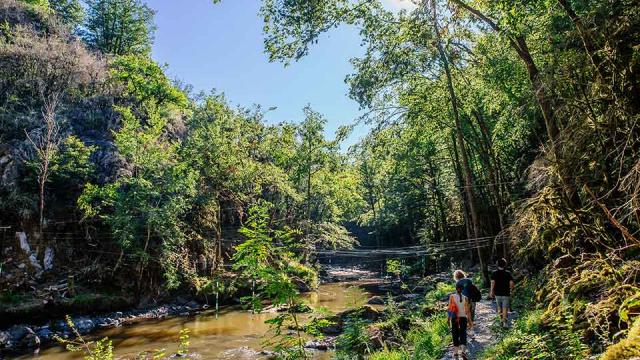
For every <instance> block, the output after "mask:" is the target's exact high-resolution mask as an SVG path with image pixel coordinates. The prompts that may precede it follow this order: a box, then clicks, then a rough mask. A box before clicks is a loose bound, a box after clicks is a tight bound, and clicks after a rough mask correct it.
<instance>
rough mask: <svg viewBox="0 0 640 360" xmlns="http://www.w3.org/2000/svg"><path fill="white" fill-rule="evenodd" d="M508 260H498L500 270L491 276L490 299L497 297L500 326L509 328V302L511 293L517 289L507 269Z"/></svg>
mask: <svg viewBox="0 0 640 360" xmlns="http://www.w3.org/2000/svg"><path fill="white" fill-rule="evenodd" d="M506 267H507V260H505V259H500V260H498V270H496V271H494V272H493V274H491V292H490V293H489V296H490V297H492V298H493V297H495V299H496V305H497V308H498V314H500V325H502V327H508V326H509V317H508V314H509V300H510V299H511V291H512V290H513V288H514V287H515V283H514V282H513V277H512V276H511V273H510V272H509V271H507V270H505V268H506Z"/></svg>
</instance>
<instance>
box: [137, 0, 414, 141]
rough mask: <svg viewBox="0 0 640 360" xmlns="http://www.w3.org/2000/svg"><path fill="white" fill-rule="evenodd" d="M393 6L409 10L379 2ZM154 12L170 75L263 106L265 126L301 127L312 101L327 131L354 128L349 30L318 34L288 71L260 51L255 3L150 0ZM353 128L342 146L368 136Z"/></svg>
mask: <svg viewBox="0 0 640 360" xmlns="http://www.w3.org/2000/svg"><path fill="white" fill-rule="evenodd" d="M384 1H385V2H386V4H387V6H389V7H390V8H394V9H399V8H401V7H406V6H410V4H409V3H408V0H384ZM147 4H148V5H149V6H150V7H151V8H153V9H154V10H156V11H157V13H156V24H157V26H158V30H157V32H156V36H155V44H154V46H153V57H154V58H155V59H156V61H158V62H160V63H161V64H167V65H168V67H169V71H168V73H169V76H171V77H173V78H177V79H180V80H182V81H184V82H186V83H188V84H191V85H193V86H194V88H195V90H196V91H200V90H204V91H209V90H211V89H216V90H217V91H221V92H224V93H225V94H226V96H227V98H228V100H229V101H230V103H231V104H232V105H242V106H251V105H253V104H260V105H262V106H263V108H264V109H268V108H270V107H273V106H275V107H277V109H276V110H274V111H270V112H268V113H267V114H266V120H267V121H268V122H270V123H278V122H281V121H293V122H299V121H300V120H301V119H302V108H303V107H304V106H305V105H306V104H311V106H312V108H313V109H314V110H316V111H319V112H320V113H322V114H323V115H324V116H325V117H326V118H327V120H328V124H327V133H328V134H329V135H332V134H333V133H334V131H335V130H336V129H337V128H338V126H340V125H348V124H351V123H353V121H354V119H355V118H357V117H358V115H359V114H360V113H361V112H360V111H359V109H358V104H357V103H356V102H354V101H353V100H351V99H349V98H348V96H347V92H348V88H347V85H346V84H345V83H344V78H345V76H346V75H347V74H349V73H351V72H352V68H351V65H350V64H349V59H350V58H352V57H358V56H360V55H362V54H363V49H362V48H361V47H360V39H359V36H358V33H357V30H356V29H354V28H348V27H341V28H338V29H335V30H333V31H331V32H329V33H328V34H327V35H325V36H323V38H322V39H321V41H319V43H318V44H316V45H315V46H313V47H312V49H311V53H310V55H309V56H307V57H305V58H303V59H302V60H300V61H299V62H297V63H296V62H294V63H292V64H291V65H290V66H288V67H284V65H283V64H281V63H269V61H268V59H267V55H266V54H265V53H264V48H263V43H262V40H263V34H262V19H261V18H259V17H258V9H259V7H260V1H259V0H223V1H222V2H221V3H219V4H216V5H214V4H212V2H211V0H147ZM366 131H367V129H366V127H365V126H360V127H358V128H356V129H355V131H354V133H353V134H352V136H351V137H350V138H349V139H348V140H347V142H346V143H345V144H344V145H347V146H348V145H351V144H353V143H355V142H357V140H358V139H359V138H360V137H362V136H363V135H364V134H365V133H366Z"/></svg>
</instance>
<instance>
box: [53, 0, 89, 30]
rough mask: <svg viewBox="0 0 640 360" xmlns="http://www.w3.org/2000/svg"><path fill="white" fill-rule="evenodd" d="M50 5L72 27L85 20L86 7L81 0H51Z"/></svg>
mask: <svg viewBox="0 0 640 360" xmlns="http://www.w3.org/2000/svg"><path fill="white" fill-rule="evenodd" d="M49 7H50V8H51V10H53V11H55V13H56V15H57V16H58V18H59V19H60V20H61V21H62V22H63V23H64V24H65V25H67V26H69V27H71V28H72V29H75V28H77V27H78V26H80V25H81V24H82V21H83V20H84V8H83V7H82V4H81V3H80V1H79V0H49Z"/></svg>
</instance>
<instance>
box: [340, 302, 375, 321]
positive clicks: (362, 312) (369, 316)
mask: <svg viewBox="0 0 640 360" xmlns="http://www.w3.org/2000/svg"><path fill="white" fill-rule="evenodd" d="M338 316H339V317H340V319H341V320H343V321H344V320H347V319H349V318H354V317H355V318H359V319H364V320H368V321H376V320H378V319H379V318H380V316H381V314H380V311H378V310H376V309H374V308H373V307H371V306H369V305H364V306H361V307H359V308H357V309H349V310H346V311H343V312H341V313H340V314H338Z"/></svg>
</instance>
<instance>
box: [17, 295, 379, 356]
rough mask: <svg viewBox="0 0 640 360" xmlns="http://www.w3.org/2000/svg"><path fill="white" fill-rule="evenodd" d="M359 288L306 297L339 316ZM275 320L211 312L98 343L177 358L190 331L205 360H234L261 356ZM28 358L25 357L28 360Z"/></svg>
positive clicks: (53, 351) (117, 333) (231, 310)
mask: <svg viewBox="0 0 640 360" xmlns="http://www.w3.org/2000/svg"><path fill="white" fill-rule="evenodd" d="M358 285H359V283H333V284H323V285H320V287H319V289H318V291H316V292H313V293H309V294H305V296H304V298H305V301H306V303H307V304H308V305H310V306H311V307H312V308H314V309H319V308H326V309H327V310H329V311H331V312H333V313H337V312H340V311H343V310H346V309H348V308H352V307H357V306H361V305H363V304H364V303H365V302H366V300H367V298H368V294H367V293H366V291H365V290H363V289H362V288H361V287H360V286H358ZM273 316H274V314H271V313H262V314H251V313H250V312H248V311H246V310H243V309H242V308H240V307H227V308H223V309H221V311H220V313H219V315H218V317H217V318H216V316H215V312H213V311H207V312H204V313H202V314H200V315H198V316H195V317H188V318H187V317H183V318H181V317H176V318H171V319H165V320H157V321H148V322H143V323H140V324H135V325H131V326H125V327H120V328H114V329H108V330H105V331H103V332H100V333H97V334H96V337H98V338H101V337H104V336H108V337H109V338H110V339H111V340H113V345H114V347H115V349H116V357H126V358H128V357H132V358H133V357H135V355H136V354H138V353H140V352H143V351H149V350H155V349H162V348H164V349H166V350H167V353H169V354H170V353H173V352H175V351H176V349H177V343H178V336H179V333H180V330H181V329H183V328H188V329H189V330H190V350H191V351H193V352H196V353H198V354H200V355H202V358H203V359H236V358H239V355H238V353H237V352H233V353H230V352H229V350H232V349H238V348H242V347H248V348H251V349H256V350H260V349H261V347H262V341H263V339H264V337H268V336H270V334H269V327H268V325H266V324H265V323H264V322H265V320H267V319H269V318H271V317H273ZM316 357H317V358H328V356H327V354H321V353H319V354H317V356H316ZM26 358H28V357H24V358H23V359H26ZM37 358H38V359H43V360H68V359H79V358H81V356H78V355H77V354H71V353H69V352H67V351H66V350H64V349H63V348H62V347H59V346H58V347H53V348H49V349H46V350H43V351H42V352H41V354H40V356H38V357H37Z"/></svg>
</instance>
